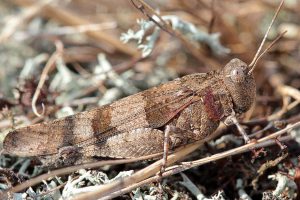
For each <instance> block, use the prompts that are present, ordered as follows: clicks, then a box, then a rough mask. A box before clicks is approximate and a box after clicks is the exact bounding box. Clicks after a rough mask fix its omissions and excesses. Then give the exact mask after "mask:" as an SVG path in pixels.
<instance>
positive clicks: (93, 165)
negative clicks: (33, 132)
mask: <svg viewBox="0 0 300 200" xmlns="http://www.w3.org/2000/svg"><path fill="white" fill-rule="evenodd" d="M158 156H161V154H153V155H149V156H144V157H140V158H134V159H122V160H106V161H99V162H93V163H86V164H82V165H77V166H70V167H65V168H62V169H57V170H54V171H49V172H48V173H46V174H42V175H40V176H37V177H35V178H31V179H30V180H28V181H26V182H23V183H21V184H19V185H17V186H15V187H13V188H10V189H8V190H7V191H6V193H13V192H19V191H21V190H24V189H26V188H28V187H31V186H34V185H36V184H38V183H40V182H41V181H42V180H47V179H49V178H52V177H55V176H60V175H64V174H69V173H72V172H74V171H77V170H79V169H91V168H97V167H101V166H105V165H119V164H126V163H132V162H137V161H141V160H149V159H152V158H156V157H158Z"/></svg>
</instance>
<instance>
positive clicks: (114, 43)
mask: <svg viewBox="0 0 300 200" xmlns="http://www.w3.org/2000/svg"><path fill="white" fill-rule="evenodd" d="M13 2H14V3H15V4H17V5H19V6H32V5H35V4H36V3H37V2H38V1H34V0H13ZM41 14H43V15H44V16H46V17H49V18H53V19H55V20H57V21H59V22H61V23H64V24H66V25H70V26H78V25H88V24H92V23H91V22H90V21H88V20H86V19H84V18H82V17H81V16H78V15H76V14H75V13H72V12H70V11H68V10H66V9H64V8H63V7H62V6H55V5H52V4H48V5H45V6H44V7H43V8H42V12H41ZM86 34H87V35H88V36H90V37H91V38H93V39H95V40H97V41H99V42H101V43H103V42H105V43H106V44H108V45H109V47H110V49H111V50H114V49H117V50H119V51H121V52H123V53H125V54H127V55H130V56H137V57H139V55H140V53H139V52H138V51H137V50H135V49H133V48H131V47H130V46H127V45H125V44H123V43H122V42H120V41H119V39H118V38H114V37H112V36H111V35H109V34H106V33H104V32H101V31H98V32H94V31H88V32H86Z"/></svg>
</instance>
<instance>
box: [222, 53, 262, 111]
mask: <svg viewBox="0 0 300 200" xmlns="http://www.w3.org/2000/svg"><path fill="white" fill-rule="evenodd" d="M249 71H250V67H249V66H248V65H247V64H246V63H244V62H243V61H241V60H240V59H237V58H234V59H232V60H231V61H230V62H229V63H227V65H226V66H225V68H224V83H225V87H226V88H227V90H228V91H229V92H230V95H231V97H232V101H233V104H234V107H233V108H234V111H235V112H236V113H242V112H245V111H247V110H249V108H250V107H251V105H252V103H253V102H254V99H255V93H256V85H255V80H254V77H253V73H249Z"/></svg>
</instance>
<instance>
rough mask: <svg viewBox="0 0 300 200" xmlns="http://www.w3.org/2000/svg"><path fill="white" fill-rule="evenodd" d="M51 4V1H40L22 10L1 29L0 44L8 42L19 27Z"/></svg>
mask: <svg viewBox="0 0 300 200" xmlns="http://www.w3.org/2000/svg"><path fill="white" fill-rule="evenodd" d="M51 2H52V0H47V1H40V2H38V3H36V4H33V5H31V6H30V7H28V8H26V9H24V10H23V11H22V12H21V14H19V15H18V16H16V17H13V18H11V19H10V20H8V21H7V22H6V23H5V25H4V28H3V29H2V32H1V34H0V43H2V42H4V41H6V40H8V39H9V38H10V37H11V36H12V35H13V34H14V32H15V31H16V30H17V29H18V28H19V27H20V26H22V25H23V24H24V23H26V22H27V21H28V20H29V19H31V18H32V17H34V16H35V15H37V14H38V13H39V12H40V11H41V9H42V8H43V7H44V6H45V5H47V4H49V3H51Z"/></svg>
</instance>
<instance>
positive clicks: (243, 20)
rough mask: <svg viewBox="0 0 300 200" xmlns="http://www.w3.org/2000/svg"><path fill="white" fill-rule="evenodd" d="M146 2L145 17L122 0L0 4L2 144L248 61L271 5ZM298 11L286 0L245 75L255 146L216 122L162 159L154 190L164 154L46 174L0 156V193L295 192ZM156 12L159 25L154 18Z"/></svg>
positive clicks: (30, 163)
mask: <svg viewBox="0 0 300 200" xmlns="http://www.w3.org/2000/svg"><path fill="white" fill-rule="evenodd" d="M133 2H135V3H137V5H139V4H138V3H139V1H137V0H135V1H133ZM147 2H148V3H149V6H150V7H149V8H148V7H146V8H145V9H146V11H147V12H146V13H144V14H142V13H141V11H143V9H141V7H139V6H136V7H135V6H134V5H133V4H132V1H130V0H125V1H117V0H110V1H107V0H97V1H84V0H75V1H55V0H45V1H34V0H12V1H7V0H4V1H1V2H0V15H1V19H2V20H1V32H0V69H1V70H0V110H1V112H0V133H1V135H0V138H1V141H3V138H4V137H5V134H6V133H8V131H10V130H12V129H14V128H17V127H21V126H26V125H29V124H35V123H38V122H42V121H48V120H51V119H55V118H59V117H63V116H66V115H70V114H74V113H78V112H81V111H84V110H88V109H90V108H93V107H96V106H100V105H104V104H107V103H110V102H112V101H115V100H117V99H120V98H122V97H125V96H128V95H131V94H134V93H137V92H138V91H142V90H145V89H147V88H150V87H153V86H156V85H158V84H160V83H163V82H166V81H168V80H172V79H174V78H176V77H181V76H183V75H186V74H190V73H197V72H208V71H211V70H216V69H220V68H222V67H223V66H224V65H225V64H226V63H227V62H228V61H229V60H230V59H232V58H234V57H237V58H240V59H242V60H244V61H245V62H246V63H249V62H250V61H251V60H252V58H253V56H254V54H255V52H256V50H257V48H258V46H259V43H260V41H261V39H262V37H263V34H264V33H265V30H266V28H267V26H268V24H269V22H270V20H271V18H272V15H273V13H274V11H275V10H276V7H277V6H278V3H279V2H277V1H272V0H263V1H259V0H253V1H227V0H226V1H213V0H191V1H180V0H164V1H147ZM151 12H152V13H151ZM153 12H155V13H158V15H157V17H156V18H153V17H152V15H153ZM147 13H148V14H149V13H150V14H151V15H150V16H148V17H147ZM299 13H300V2H299V1H297V0H291V1H286V2H285V4H284V8H283V9H282V10H281V12H280V13H279V16H278V18H277V20H276V21H275V26H274V27H273V28H272V30H271V34H270V35H269V37H268V41H271V40H272V39H274V38H275V37H276V36H277V35H278V33H282V32H283V31H285V30H287V33H286V34H285V35H284V37H283V38H282V39H281V40H280V41H279V42H277V43H276V45H274V47H273V48H272V49H271V50H270V52H269V53H268V54H267V55H265V56H264V57H263V59H261V60H260V61H259V63H258V66H257V67H256V69H255V72H254V73H255V79H256V83H257V97H256V102H255V105H254V106H253V107H252V109H251V110H250V111H248V112H247V113H246V114H245V115H243V116H241V117H240V121H241V122H242V125H243V127H244V128H245V129H246V132H247V133H248V134H249V135H250V136H251V139H256V143H250V144H247V145H244V143H243V140H242V138H241V137H240V135H239V134H238V133H237V130H236V129H235V128H232V127H224V126H221V127H220V128H219V129H218V131H217V133H216V134H215V135H214V137H216V135H218V138H216V139H214V140H210V141H209V140H208V141H207V143H205V144H204V142H198V143H196V144H192V145H189V146H188V147H185V148H183V149H181V150H180V151H178V152H176V153H175V154H174V155H171V156H169V158H168V162H169V163H174V165H173V166H171V167H169V168H167V169H166V171H165V173H164V174H163V175H162V176H163V177H166V178H163V179H162V188H163V191H164V192H163V193H162V192H161V190H160V188H159V187H158V184H157V182H159V180H160V177H159V176H157V175H156V174H157V172H158V171H159V168H160V164H161V162H162V161H161V160H159V161H156V162H154V161H137V160H123V161H102V162H100V163H94V164H92V165H89V166H85V167H84V168H85V169H80V168H83V166H81V167H78V168H76V167H70V168H66V169H61V170H58V171H53V172H52V173H51V174H50V175H49V174H45V173H46V172H47V170H46V169H40V168H39V167H38V162H37V161H36V160H35V159H32V158H16V157H11V156H8V155H1V156H0V166H1V169H0V175H1V177H0V189H1V191H2V192H3V193H2V194H5V195H10V196H9V197H12V196H13V197H14V198H16V199H22V198H27V199H64V198H65V199H69V198H71V197H75V196H76V198H78V199H95V198H96V197H97V196H98V197H102V198H106V199H110V198H113V197H116V196H121V197H119V198H121V199H156V198H158V197H161V198H162V199H296V196H297V195H298V198H299V195H300V180H299V171H300V168H299V166H300V164H299V163H300V158H299V153H300V152H299V142H300V135H299V134H300V132H299V129H297V128H296V126H298V124H299V121H300V115H299V103H300V92H299V88H300V81H299V80H300V79H299V77H300V76H299V75H300V64H299V63H300V52H299V49H300V48H299V46H300V24H299V21H300V15H299ZM157 18H161V19H163V22H164V23H160V24H157V23H155V21H153V19H157ZM137 20H138V21H137ZM161 22H162V21H161ZM125 42H126V43H125ZM292 128H293V130H292ZM28 134H30V133H28ZM221 134H222V135H221ZM220 135H221V136H220ZM1 143H2V142H1ZM199 146H201V148H198V147H199ZM253 148H258V149H257V150H256V151H253ZM196 149H197V150H196ZM251 150H252V151H251ZM191 152H193V153H191ZM187 155H189V156H187ZM200 158H201V159H200ZM199 159H200V160H199ZM179 161H184V162H179ZM213 161H214V162H213ZM121 163H123V164H121ZM125 163H127V164H125ZM134 172H137V173H135V174H134ZM180 172H182V173H181V174H178V173H180ZM41 174H44V175H41ZM38 175H41V176H40V177H39V176H38ZM171 175H172V176H171ZM37 176H38V177H37ZM33 177H37V178H33ZM120 177H123V178H122V179H120ZM126 177H127V178H126ZM25 180H29V182H24V181H25ZM120 180H122V181H120ZM21 183H25V184H23V185H19V184H21ZM103 184H106V185H105V186H102V185H103ZM17 185H19V187H18V186H17ZM14 186H17V187H14ZM12 187H14V188H13V189H12V190H10V188H12ZM8 190H9V191H10V193H9V194H7V193H6V192H7V191H8ZM87 192H93V193H92V194H90V193H87ZM78 194H84V195H87V196H85V197H83V196H77V195H78ZM6 198H8V196H6Z"/></svg>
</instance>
